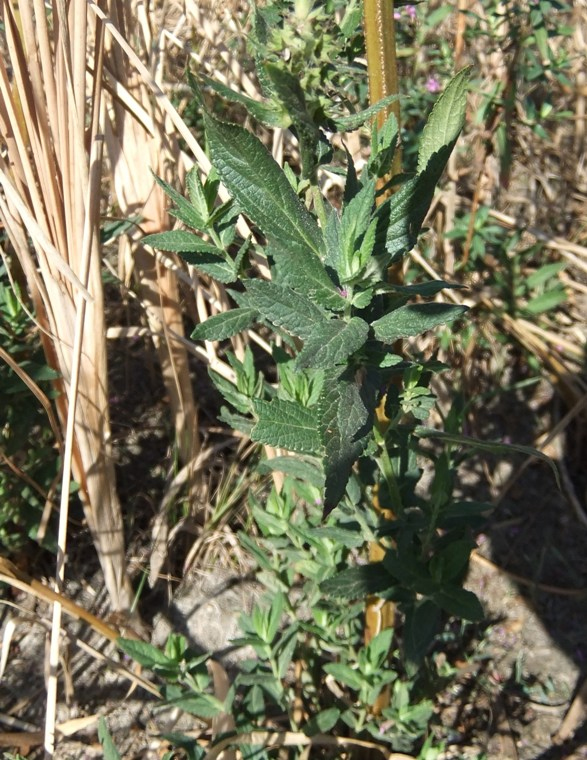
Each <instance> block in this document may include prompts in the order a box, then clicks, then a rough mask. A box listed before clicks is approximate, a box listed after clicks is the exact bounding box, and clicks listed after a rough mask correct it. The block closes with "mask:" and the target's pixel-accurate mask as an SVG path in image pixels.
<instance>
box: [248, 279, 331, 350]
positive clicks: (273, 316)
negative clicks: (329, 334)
mask: <svg viewBox="0 0 587 760" xmlns="http://www.w3.org/2000/svg"><path fill="white" fill-rule="evenodd" d="M246 289H247V293H248V294H249V296H250V297H249V301H248V303H249V304H250V305H251V307H253V308H255V309H257V310H258V311H259V313H260V314H261V315H262V316H263V317H264V318H265V319H266V320H267V321H268V322H270V323H271V324H273V325H275V326H276V327H283V329H284V330H286V331H287V332H288V333H290V334H291V335H295V336H297V337H298V338H301V339H302V340H306V339H307V338H309V337H310V335H311V334H312V331H313V330H314V329H315V327H316V325H317V324H319V323H320V322H326V321H327V317H326V314H325V312H324V311H322V309H320V307H319V306H316V304H314V303H312V301H310V299H309V298H307V297H306V296H304V295H302V294H300V293H296V292H295V291H294V290H292V289H291V288H289V287H287V286H285V285H278V284H276V283H274V282H267V281H266V280H249V281H247V283H246Z"/></svg>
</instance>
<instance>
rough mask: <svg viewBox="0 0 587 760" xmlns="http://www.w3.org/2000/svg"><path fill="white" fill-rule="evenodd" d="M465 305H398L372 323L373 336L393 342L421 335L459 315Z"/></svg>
mask: <svg viewBox="0 0 587 760" xmlns="http://www.w3.org/2000/svg"><path fill="white" fill-rule="evenodd" d="M465 311H467V307H466V306H455V305H453V304H446V303H418V304H407V305H406V306H400V307H399V308H398V309H395V310H394V311H391V312H389V314H386V315H385V316H384V317H381V319H377V320H375V322H373V323H372V325H371V326H372V328H373V332H374V333H375V337H376V338H377V339H378V340H380V341H382V342H383V343H394V342H395V341H396V340H397V339H398V338H411V337H413V336H415V335H421V334H422V333H424V332H426V331H427V330H431V329H432V328H433V327H437V326H438V325H442V324H444V323H446V322H452V320H454V319H456V318H457V317H459V316H460V315H461V314H463V313H464V312H465Z"/></svg>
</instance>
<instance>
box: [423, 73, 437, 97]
mask: <svg viewBox="0 0 587 760" xmlns="http://www.w3.org/2000/svg"><path fill="white" fill-rule="evenodd" d="M425 87H426V89H427V90H428V92H432V93H435V92H440V82H439V81H438V79H437V78H436V77H435V76H429V77H428V79H427V80H426V84H425Z"/></svg>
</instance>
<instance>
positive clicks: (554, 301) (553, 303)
mask: <svg viewBox="0 0 587 760" xmlns="http://www.w3.org/2000/svg"><path fill="white" fill-rule="evenodd" d="M567 299H568V295H567V293H566V291H565V289H564V287H563V286H562V285H557V286H556V287H554V288H553V289H552V290H548V291H547V292H546V293H542V294H541V295H539V296H536V297H535V298H531V299H530V300H529V301H528V303H527V304H526V305H525V306H524V311H527V312H528V313H529V314H543V313H544V312H545V311H551V310H552V309H555V308H556V307H557V306H559V305H560V304H561V303H564V302H565V301H566V300H567Z"/></svg>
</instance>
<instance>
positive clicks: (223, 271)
mask: <svg viewBox="0 0 587 760" xmlns="http://www.w3.org/2000/svg"><path fill="white" fill-rule="evenodd" d="M179 255H180V256H181V258H182V259H183V260H184V261H185V262H186V263H187V264H190V266H193V267H194V269H197V271H198V272H201V273H202V274H205V275H206V276H207V277H211V278H212V279H213V280H217V281H218V282H221V283H223V284H224V285H230V284H231V283H233V282H235V281H236V280H237V279H238V271H237V268H236V265H235V263H234V262H233V261H227V260H226V259H225V258H221V257H220V256H215V255H214V254H213V253H180V254H179Z"/></svg>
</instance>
